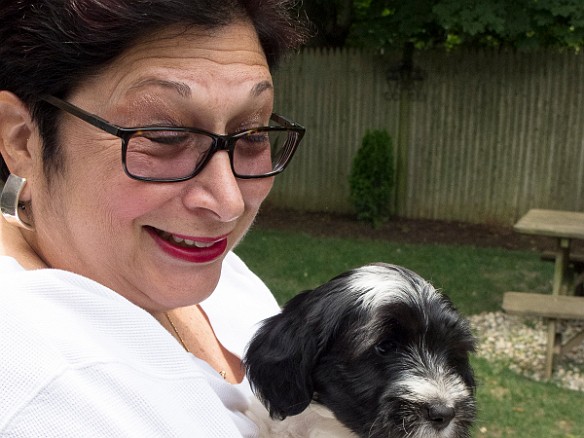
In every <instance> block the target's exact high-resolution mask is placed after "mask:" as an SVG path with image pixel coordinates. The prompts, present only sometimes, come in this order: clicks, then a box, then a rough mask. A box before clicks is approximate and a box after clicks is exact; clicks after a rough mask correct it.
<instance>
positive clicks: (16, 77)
mask: <svg viewBox="0 0 584 438" xmlns="http://www.w3.org/2000/svg"><path fill="white" fill-rule="evenodd" d="M289 13H290V5H289V4H288V2H286V1H285V0H271V1H267V0H263V1H259V0H237V1H236V0H233V1H221V2H216V1H215V0H148V1H146V0H133V1H124V2H119V1H117V0H75V1H74V0H23V1H19V2H14V1H12V0H10V1H7V0H6V1H5V0H2V4H1V5H0V90H1V91H0V154H1V156H2V160H0V172H1V175H2V180H3V181H5V186H4V189H3V192H2V196H1V199H0V204H1V207H2V214H3V217H4V219H5V220H2V221H0V222H1V225H0V285H2V286H1V290H0V351H2V355H3V359H2V364H1V365H0V436H18V437H22V436H26V437H28V436H30V437H38V436H43V437H53V436H54V437H69V436H71V437H80V436H83V437H90V436H100V437H103V436H119V437H130V436H137V437H138V436H139V437H146V436H152V437H181V436H185V437H187V436H188V437H192V436H197V437H207V436H209V437H219V436H225V437H235V436H254V434H255V433H256V428H255V425H254V424H253V423H251V422H250V421H249V420H248V419H247V418H246V417H245V416H244V415H243V414H242V412H243V411H245V409H246V408H247V405H248V403H249V397H250V391H249V385H247V383H246V381H245V379H244V375H243V371H242V369H241V365H240V358H241V355H242V353H243V349H244V347H245V344H246V343H247V341H248V340H249V337H250V336H251V334H252V333H253V329H254V325H255V324H256V323H257V322H258V321H259V320H261V319H263V318H264V317H267V316H269V315H271V314H273V313H274V312H276V311H277V310H278V307H277V305H276V303H275V301H274V299H273V298H272V296H271V295H270V293H269V292H268V291H267V289H266V288H265V286H264V285H263V284H262V283H261V282H260V281H259V280H258V279H257V278H256V277H255V276H254V275H253V274H252V273H251V272H250V271H249V270H248V269H247V268H246V267H245V265H244V264H243V263H242V262H241V261H240V260H239V259H238V258H237V257H236V256H235V255H234V254H233V253H232V252H231V250H232V249H233V248H234V247H235V246H236V245H237V243H238V242H239V241H240V239H241V238H242V237H243V236H244V234H245V233H246V231H247V230H248V229H249V227H250V225H251V223H252V221H253V219H254V217H255V215H256V213H257V212H258V209H259V207H260V205H261V203H262V201H263V200H264V199H265V198H266V196H267V194H268V192H269V191H270V188H271V186H272V183H273V175H275V174H276V173H279V172H280V171H282V170H283V169H284V167H285V166H286V164H287V163H288V161H289V159H290V158H291V156H292V154H293V153H294V150H295V149H296V147H297V146H298V143H299V141H300V139H301V137H302V134H303V129H302V128H301V127H299V126H298V125H296V124H294V123H293V122H290V121H288V120H286V119H285V118H283V117H280V116H276V115H272V110H273V108H272V106H273V85H272V79H271V75H270V70H271V68H273V66H274V65H275V63H276V62H277V61H278V59H279V58H280V57H281V55H282V54H283V53H284V52H285V51H286V50H288V49H292V48H295V47H297V46H298V45H299V44H300V43H301V40H302V32H301V29H300V27H298V26H296V25H295V23H294V21H293V20H291V17H290V15H289ZM266 126H270V128H264V127H266ZM211 294H212V295H211ZM190 353H192V354H190Z"/></svg>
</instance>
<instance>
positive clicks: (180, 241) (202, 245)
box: [158, 231, 215, 248]
mask: <svg viewBox="0 0 584 438" xmlns="http://www.w3.org/2000/svg"><path fill="white" fill-rule="evenodd" d="M158 235H159V236H160V237H162V238H163V239H164V240H168V241H169V242H174V243H176V244H179V245H181V246H188V247H191V248H192V247H195V248H209V247H210V246H213V244H214V243H215V242H197V241H194V240H190V239H183V238H182V237H178V236H175V235H174V234H170V233H169V232H167V231H159V233H158Z"/></svg>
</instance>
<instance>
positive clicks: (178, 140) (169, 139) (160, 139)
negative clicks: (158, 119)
mask: <svg viewBox="0 0 584 438" xmlns="http://www.w3.org/2000/svg"><path fill="white" fill-rule="evenodd" d="M142 137H143V138H144V139H145V140H148V141H151V142H153V143H158V144H166V145H181V144H185V143H187V142H188V141H189V138H190V136H189V135H188V134H185V133H152V134H149V135H147V134H144V135H143V136H142Z"/></svg>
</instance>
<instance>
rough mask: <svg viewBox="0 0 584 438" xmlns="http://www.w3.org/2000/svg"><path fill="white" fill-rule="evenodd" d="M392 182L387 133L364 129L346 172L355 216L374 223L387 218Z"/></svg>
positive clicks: (389, 209) (375, 224)
mask: <svg viewBox="0 0 584 438" xmlns="http://www.w3.org/2000/svg"><path fill="white" fill-rule="evenodd" d="M393 185H394V161H393V144H392V141H391V137H390V136H389V134H388V133H387V131H385V130H375V131H367V133H366V134H365V136H364V137H363V142H362V144H361V147H360V148H359V150H358V151H357V155H355V158H354V159H353V163H352V167H351V174H350V175H349V186H350V190H351V192H350V196H351V202H352V204H353V206H354V207H355V210H356V212H357V219H358V220H362V221H367V222H370V223H371V224H372V225H373V226H377V225H378V224H379V223H380V222H381V221H383V220H386V219H387V218H389V215H390V213H391V194H392V190H393Z"/></svg>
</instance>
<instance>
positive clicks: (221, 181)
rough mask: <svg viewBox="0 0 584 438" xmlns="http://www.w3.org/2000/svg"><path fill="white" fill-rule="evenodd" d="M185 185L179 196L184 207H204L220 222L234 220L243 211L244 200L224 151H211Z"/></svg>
mask: <svg viewBox="0 0 584 438" xmlns="http://www.w3.org/2000/svg"><path fill="white" fill-rule="evenodd" d="M188 184H189V186H188V188H187V192H186V193H185V195H184V198H183V203H184V204H185V206H186V207H187V208H189V209H204V210H207V211H208V212H209V213H210V214H212V215H214V216H216V217H217V218H218V219H219V220H220V221H221V222H231V221H234V220H236V219H238V218H239V217H240V216H241V215H242V214H243V212H244V210H245V201H244V199H243V194H242V193H241V190H240V187H239V182H238V179H237V178H236V177H235V175H233V171H232V170H231V163H230V161H229V155H228V153H227V152H226V151H218V152H215V154H214V155H213V156H212V157H211V159H210V160H209V162H208V163H207V165H206V166H205V168H204V169H203V170H202V171H201V173H199V174H198V175H197V176H195V177H194V178H193V179H192V180H190V181H188Z"/></svg>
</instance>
